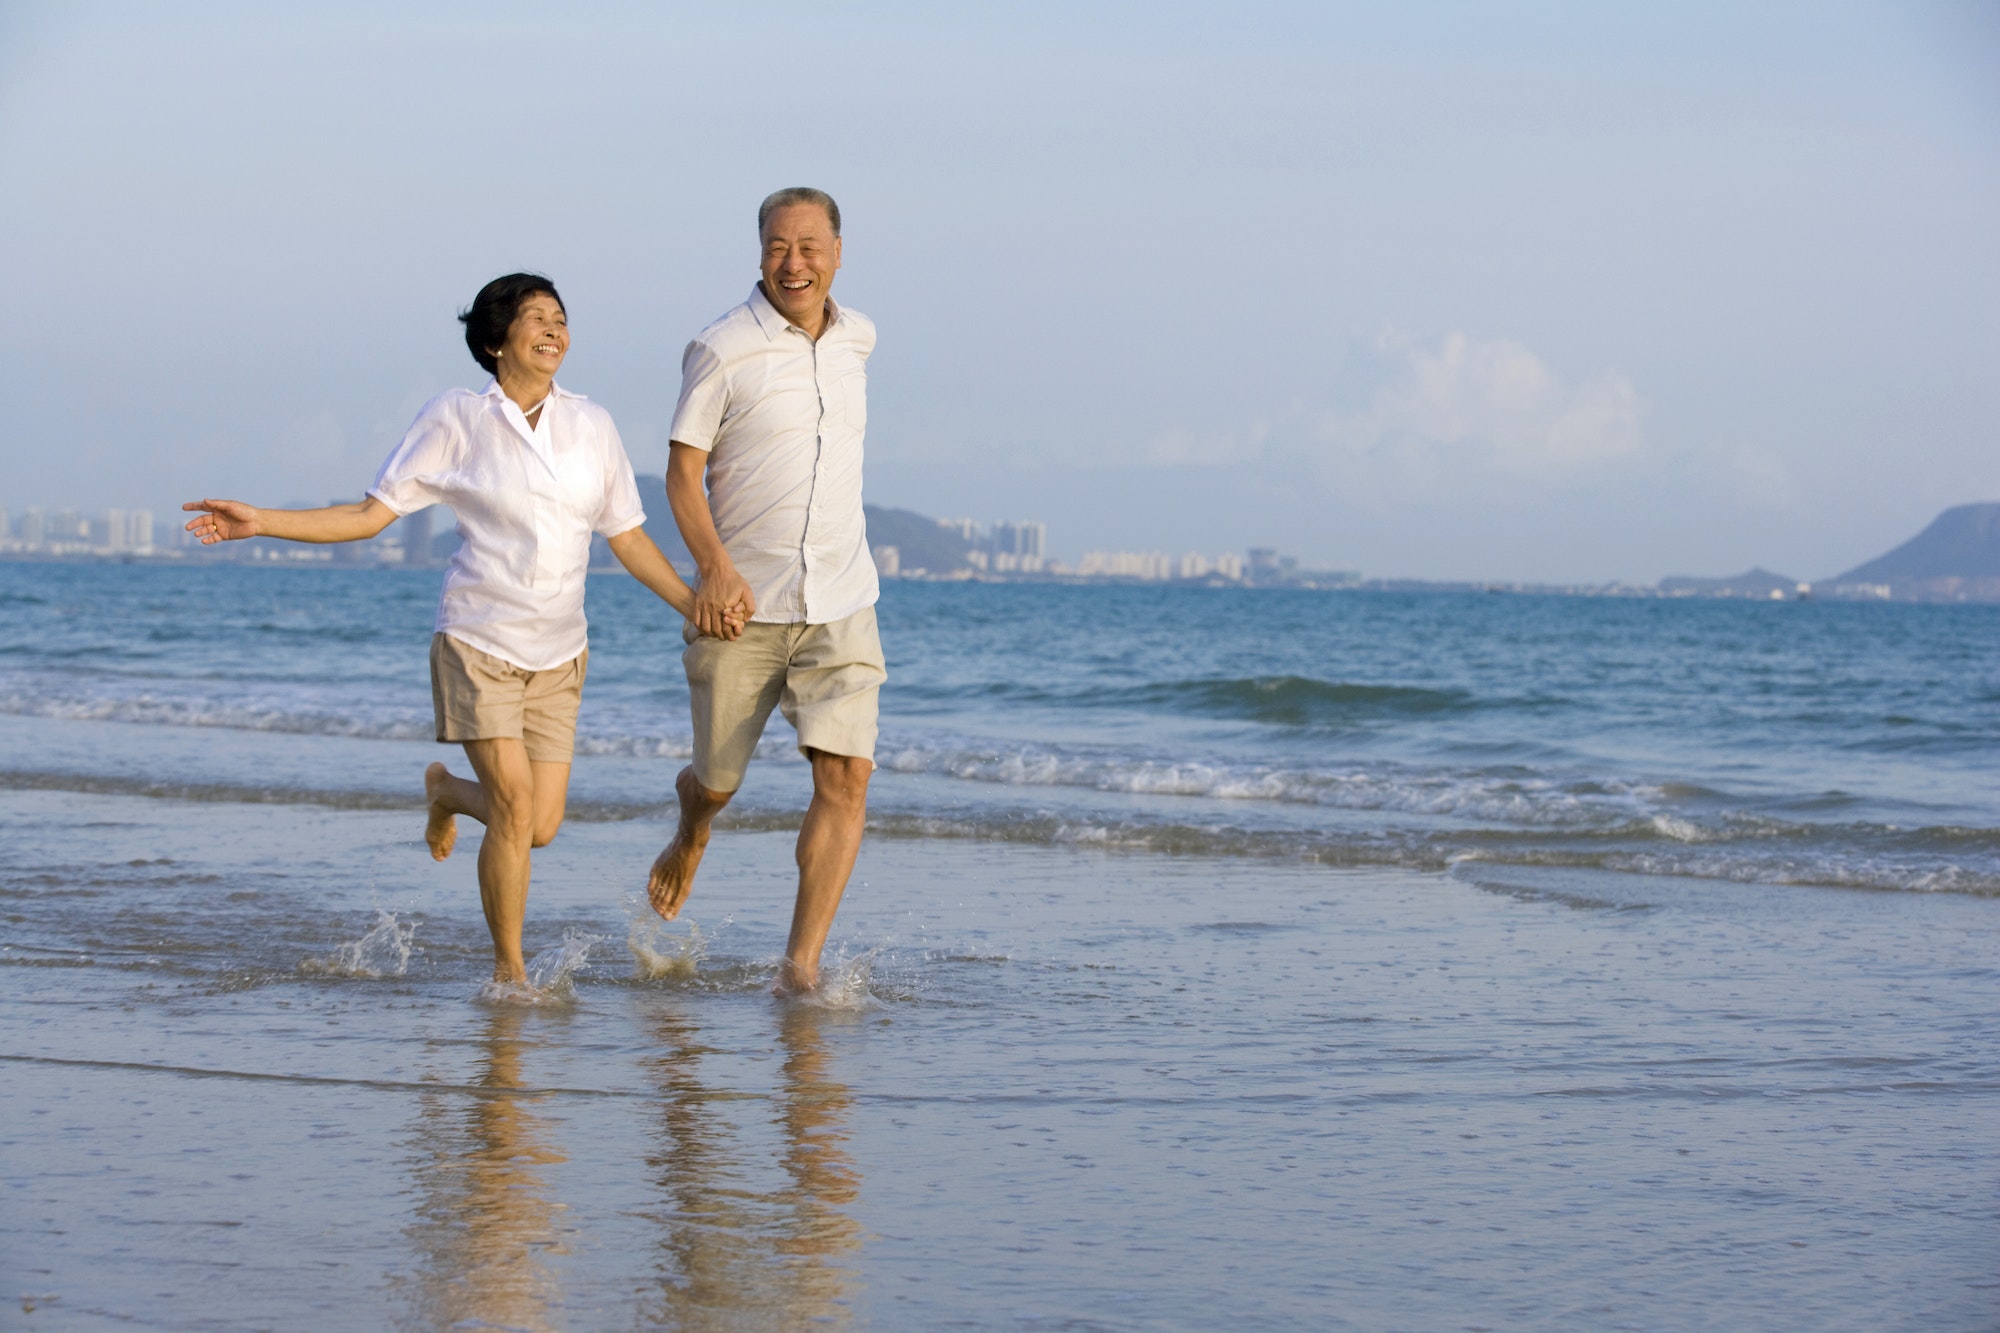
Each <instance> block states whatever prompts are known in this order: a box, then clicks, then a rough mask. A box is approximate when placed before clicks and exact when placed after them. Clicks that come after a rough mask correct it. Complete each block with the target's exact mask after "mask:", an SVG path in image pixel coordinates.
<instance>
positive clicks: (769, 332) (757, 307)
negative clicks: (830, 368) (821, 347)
mask: <svg viewBox="0 0 2000 1333" xmlns="http://www.w3.org/2000/svg"><path fill="white" fill-rule="evenodd" d="M745 304H747V305H748V306H749V307H750V314H751V316H752V317H753V318H755V319H756V321H757V327H758V328H760V329H762V330H764V336H765V337H766V338H776V337H777V336H778V335H779V334H781V333H783V332H784V331H785V330H786V329H795V328H798V325H796V324H794V323H792V321H790V320H789V319H786V318H785V317H784V316H783V315H781V314H779V313H778V307H776V306H774V305H772V304H771V298H770V297H768V296H766V295H764V284H763V283H761V282H759V283H756V284H753V285H752V286H751V288H750V299H749V301H747V302H745ZM838 323H840V304H839V302H837V301H835V300H834V299H833V297H832V296H828V297H827V298H826V328H825V329H822V330H820V336H821V337H825V336H826V333H827V331H828V330H830V329H832V328H833V326H834V325H836V324H838ZM799 331H800V332H801V333H803V332H805V330H803V329H799Z"/></svg>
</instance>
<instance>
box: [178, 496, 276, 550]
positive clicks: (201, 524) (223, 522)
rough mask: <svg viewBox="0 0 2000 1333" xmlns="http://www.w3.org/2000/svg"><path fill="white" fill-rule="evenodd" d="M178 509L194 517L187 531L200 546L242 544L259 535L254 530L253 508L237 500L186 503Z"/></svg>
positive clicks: (254, 512)
mask: <svg viewBox="0 0 2000 1333" xmlns="http://www.w3.org/2000/svg"><path fill="white" fill-rule="evenodd" d="M181 508H182V509H183V510H186V511H189V512H192V513H193V514H194V515H195V517H194V518H191V519H189V520H188V524H187V530H188V531H189V532H192V533H193V534H194V535H195V536H197V537H199V538H201V544H202V545H203V546H213V545H215V544H216V543H217V542H238V541H242V540H243V539H244V538H245V537H255V536H256V535H257V534H258V533H259V532H260V531H262V529H261V528H259V527H258V526H257V507H256V506H255V505H247V504H244V503H243V502H242V501H241V500H190V501H188V502H187V503H186V504H184V505H182V506H181Z"/></svg>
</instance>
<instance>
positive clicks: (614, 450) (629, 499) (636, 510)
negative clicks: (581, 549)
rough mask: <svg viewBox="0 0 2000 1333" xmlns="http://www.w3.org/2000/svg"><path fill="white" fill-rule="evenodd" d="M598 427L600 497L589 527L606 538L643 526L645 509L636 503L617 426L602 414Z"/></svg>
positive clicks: (635, 483)
mask: <svg viewBox="0 0 2000 1333" xmlns="http://www.w3.org/2000/svg"><path fill="white" fill-rule="evenodd" d="M598 424H599V425H600V426H601V427H602V429H603V433H602V435H601V436H600V437H599V438H600V440H601V441H602V447H603V449H604V498H603V500H602V501H600V502H599V504H598V507H597V519H596V521H595V522H593V523H592V524H591V528H592V529H593V530H594V531H597V532H601V533H603V534H604V535H605V536H607V537H616V536H617V535H618V534H619V533H621V532H630V531H631V530H632V529H633V528H636V527H638V526H639V525H640V524H641V523H644V522H645V521H646V510H645V507H644V505H642V504H641V503H640V501H639V483H638V481H637V479H636V478H634V477H633V475H632V459H631V458H630V457H629V456H628V455H627V454H626V452H625V442H624V441H623V440H621V439H619V438H618V427H616V426H614V425H613V424H611V416H610V414H609V413H605V414H602V416H601V419H600V421H599V423H598Z"/></svg>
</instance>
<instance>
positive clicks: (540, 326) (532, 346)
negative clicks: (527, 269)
mask: <svg viewBox="0 0 2000 1333" xmlns="http://www.w3.org/2000/svg"><path fill="white" fill-rule="evenodd" d="M568 353H569V317H568V316H566V315H565V314H563V308H562V306H561V305H560V304H558V303H557V301H556V298H555V297H553V296H550V295H549V294H548V293H547V292H536V293H535V294H534V295H533V296H530V297H529V298H528V299H527V300H525V301H523V302H521V308H520V310H519V311H517V312H516V313H515V315H514V323H513V325H512V327H510V328H509V329H508V330H507V341H506V342H505V343H503V344H502V345H501V347H500V349H499V351H498V352H496V353H495V354H494V360H496V361H498V362H499V363H500V371H501V373H505V372H506V371H508V370H513V371H515V372H517V373H526V374H534V375H547V376H549V377H550V378H552V379H553V378H554V377H555V373H556V369H557V367H559V366H561V365H562V363H563V357H564V356H566V355H567V354H568Z"/></svg>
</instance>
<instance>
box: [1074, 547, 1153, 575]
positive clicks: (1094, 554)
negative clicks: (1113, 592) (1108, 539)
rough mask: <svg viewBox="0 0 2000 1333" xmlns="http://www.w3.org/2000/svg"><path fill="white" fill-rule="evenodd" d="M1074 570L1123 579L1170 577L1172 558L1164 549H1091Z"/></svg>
mask: <svg viewBox="0 0 2000 1333" xmlns="http://www.w3.org/2000/svg"><path fill="white" fill-rule="evenodd" d="M1076 572H1077V573H1079V574H1081V575H1083V576H1084V577H1086V578H1088V577H1090V576H1091V575H1093V574H1097V575H1109V576H1110V577H1112V578H1123V579H1170V578H1172V577H1173V576H1174V560H1173V557H1172V556H1170V555H1168V554H1167V553H1166V552H1165V551H1091V552H1088V553H1087V554H1086V555H1085V556H1084V557H1083V559H1082V560H1081V561H1080V562H1079V563H1078V564H1077V567H1076Z"/></svg>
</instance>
